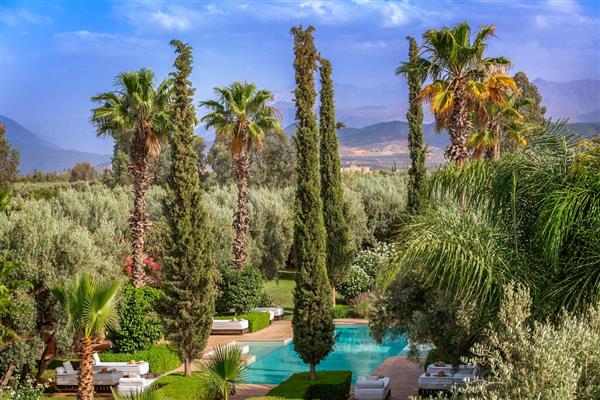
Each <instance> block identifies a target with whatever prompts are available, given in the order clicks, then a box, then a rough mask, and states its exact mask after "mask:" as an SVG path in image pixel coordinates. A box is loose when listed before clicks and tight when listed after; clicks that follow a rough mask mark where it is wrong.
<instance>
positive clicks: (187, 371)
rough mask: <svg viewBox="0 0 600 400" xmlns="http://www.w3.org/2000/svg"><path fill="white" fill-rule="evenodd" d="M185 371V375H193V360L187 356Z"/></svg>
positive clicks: (184, 361) (184, 363)
mask: <svg viewBox="0 0 600 400" xmlns="http://www.w3.org/2000/svg"><path fill="white" fill-rule="evenodd" d="M183 371H184V373H185V376H190V375H192V360H190V359H189V358H187V357H186V358H185V359H184V360H183Z"/></svg>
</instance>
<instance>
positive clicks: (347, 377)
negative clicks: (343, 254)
mask: <svg viewBox="0 0 600 400" xmlns="http://www.w3.org/2000/svg"><path fill="white" fill-rule="evenodd" d="M351 381H352V372H351V371H320V372H318V373H317V378H316V379H315V380H311V379H310V375H309V373H308V372H298V373H295V374H294V375H292V376H290V377H289V378H288V379H287V380H286V381H284V382H282V383H281V384H280V385H279V386H277V387H275V388H273V390H271V391H270V392H269V393H267V396H279V397H283V398H285V399H305V398H310V399H313V398H314V399H328V400H342V399H346V398H347V397H348V394H349V393H350V383H351Z"/></svg>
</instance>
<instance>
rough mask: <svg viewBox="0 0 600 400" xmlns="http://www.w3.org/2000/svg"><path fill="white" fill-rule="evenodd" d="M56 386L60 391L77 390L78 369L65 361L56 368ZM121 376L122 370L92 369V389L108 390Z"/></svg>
mask: <svg viewBox="0 0 600 400" xmlns="http://www.w3.org/2000/svg"><path fill="white" fill-rule="evenodd" d="M55 371H56V388H57V389H58V390H61V391H72V390H77V385H78V383H79V371H77V370H75V369H73V366H72V365H71V362H69V361H66V362H64V363H63V366H62V367H58V368H56V370H55ZM122 376H123V372H122V371H115V370H111V371H109V372H100V371H94V389H95V390H96V391H98V392H110V388H111V387H116V386H117V385H118V384H119V379H120V378H121V377H122Z"/></svg>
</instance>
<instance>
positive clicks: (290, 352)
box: [237, 324, 408, 384]
mask: <svg viewBox="0 0 600 400" xmlns="http://www.w3.org/2000/svg"><path fill="white" fill-rule="evenodd" d="M335 331H336V334H337V341H336V344H335V347H334V348H333V351H332V352H331V353H330V354H329V355H328V356H327V358H326V359H325V360H323V361H321V363H320V364H319V365H318V366H317V371H323V370H351V371H352V382H353V383H355V382H356V379H358V377H359V376H363V375H369V374H370V373H371V372H372V371H373V370H374V369H375V368H377V367H378V366H379V365H380V364H381V363H382V362H383V361H385V360H386V359H387V358H388V357H391V356H398V355H406V353H407V352H408V348H407V341H406V338H405V337H403V336H401V337H398V338H396V339H391V340H385V341H384V342H383V343H382V344H377V343H375V340H374V339H373V338H372V337H371V334H370V333H369V327H368V326H367V325H366V324H361V325H337V326H336V328H335ZM237 344H238V345H244V346H248V347H249V354H250V355H254V356H255V357H256V361H255V362H254V363H252V364H250V365H249V366H248V368H247V369H246V379H245V381H246V382H247V383H269V384H277V383H281V382H283V381H284V380H286V379H287V378H288V377H289V376H290V375H292V374H293V373H295V372H302V371H308V369H309V367H308V365H307V364H304V363H303V362H302V360H301V359H300V357H298V355H297V354H296V352H295V351H294V344H293V343H289V344H286V345H284V344H281V343H256V342H238V343H237Z"/></svg>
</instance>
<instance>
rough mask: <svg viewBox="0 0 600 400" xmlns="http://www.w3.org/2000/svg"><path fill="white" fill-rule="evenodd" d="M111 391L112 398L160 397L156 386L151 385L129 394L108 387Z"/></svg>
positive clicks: (148, 399) (142, 399)
mask: <svg viewBox="0 0 600 400" xmlns="http://www.w3.org/2000/svg"><path fill="white" fill-rule="evenodd" d="M110 390H111V392H112V397H113V399H114V400H158V399H160V396H159V394H158V389H156V387H154V386H151V387H149V388H146V389H145V390H143V391H141V390H140V391H135V392H133V393H129V394H119V392H118V391H117V390H116V389H114V388H110Z"/></svg>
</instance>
